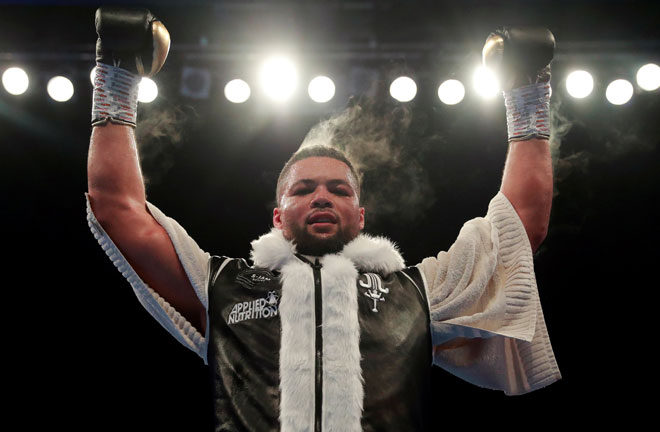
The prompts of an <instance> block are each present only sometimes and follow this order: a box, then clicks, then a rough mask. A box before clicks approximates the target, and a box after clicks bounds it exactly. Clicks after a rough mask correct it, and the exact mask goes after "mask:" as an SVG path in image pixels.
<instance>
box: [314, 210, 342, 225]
mask: <svg viewBox="0 0 660 432" xmlns="http://www.w3.org/2000/svg"><path fill="white" fill-rule="evenodd" d="M336 223H337V216H336V215H335V214H334V213H331V212H315V213H312V214H311V215H309V216H308V217H307V224H308V225H316V226H320V225H334V224H336Z"/></svg>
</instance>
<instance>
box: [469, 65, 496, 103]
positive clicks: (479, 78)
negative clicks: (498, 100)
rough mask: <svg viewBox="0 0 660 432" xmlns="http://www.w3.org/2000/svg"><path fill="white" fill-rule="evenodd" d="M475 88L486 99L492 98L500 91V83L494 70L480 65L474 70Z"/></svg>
mask: <svg viewBox="0 0 660 432" xmlns="http://www.w3.org/2000/svg"><path fill="white" fill-rule="evenodd" d="M474 89H475V90H476V91H477V93H478V94H479V95H481V97H483V98H484V99H492V98H494V97H495V95H497V94H498V93H499V92H500V83H499V82H498V81H497V77H496V76H495V73H494V72H493V71H492V70H490V69H488V68H486V67H485V66H478V67H477V69H476V70H475V71H474Z"/></svg>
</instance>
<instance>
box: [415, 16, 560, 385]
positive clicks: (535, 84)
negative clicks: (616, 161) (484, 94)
mask: <svg viewBox="0 0 660 432" xmlns="http://www.w3.org/2000/svg"><path fill="white" fill-rule="evenodd" d="M553 51H554V36H553V35H552V33H550V31H549V30H547V29H542V28H506V29H503V30H499V31H497V32H495V33H493V34H491V36H490V37H489V38H488V40H487V41H486V45H485V46H484V63H485V64H486V65H487V66H491V67H493V66H494V69H496V72H499V73H498V75H499V79H500V83H501V86H502V89H503V90H504V101H505V104H506V114H507V129H508V142H509V151H508V155H507V160H506V163H505V169H504V175H503V178H502V185H501V188H500V193H498V194H497V195H496V196H495V197H494V198H493V199H492V200H491V202H490V204H489V206H488V212H487V214H486V217H485V218H475V219H472V220H470V221H468V222H467V223H466V224H465V225H464V226H463V228H462V229H461V232H460V233H459V235H458V237H457V239H456V241H455V242H454V244H453V245H452V246H451V248H450V249H449V250H448V251H447V252H440V253H439V254H438V255H437V256H436V257H428V258H426V259H424V260H423V261H422V262H421V263H420V264H419V265H418V267H419V269H420V270H421V273H422V276H423V277H424V283H425V286H426V287H427V289H428V293H429V308H430V315H431V333H432V338H433V358H434V364H435V365H437V366H440V367H442V368H443V369H445V370H447V371H448V372H451V373H452V374H454V375H456V376H458V377H460V378H463V379H464V380H466V381H468V382H471V383H473V384H475V385H478V386H481V387H486V388H491V389H498V390H503V391H504V392H505V393H506V394H523V393H527V392H530V391H533V390H536V389H539V388H541V387H545V386H547V385H549V384H551V383H553V382H555V381H557V380H558V379H560V378H561V374H560V372H559V368H558V366H557V362H556V360H555V356H554V353H553V350H552V346H551V344H550V339H549V336H548V332H547V328H546V325H545V319H544V317H543V311H542V309H541V303H540V298H539V295H538V289H537V286H536V276H535V274H534V263H533V255H532V251H534V250H536V249H537V248H538V246H539V245H540V244H541V242H542V241H543V239H544V238H545V235H546V233H547V230H548V222H549V216H550V208H551V202H552V192H553V180H552V163H551V158H550V149H549V145H548V139H549V137H550V124H549V123H550V119H549V100H550V94H549V93H550V85H549V78H550V70H549V63H550V60H551V59H552V55H553ZM528 240H529V241H528ZM530 246H531V248H530Z"/></svg>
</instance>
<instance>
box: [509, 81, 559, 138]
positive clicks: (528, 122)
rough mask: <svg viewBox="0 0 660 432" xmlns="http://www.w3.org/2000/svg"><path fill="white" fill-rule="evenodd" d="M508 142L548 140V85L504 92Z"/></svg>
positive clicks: (533, 85)
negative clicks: (536, 139) (533, 139)
mask: <svg viewBox="0 0 660 432" xmlns="http://www.w3.org/2000/svg"><path fill="white" fill-rule="evenodd" d="M504 105H505V106H506V125H507V130H508V132H509V141H522V140H528V139H531V138H545V139H548V138H550V83H547V82H544V83H538V84H531V85H528V86H524V87H519V88H515V89H512V90H509V91H505V92H504Z"/></svg>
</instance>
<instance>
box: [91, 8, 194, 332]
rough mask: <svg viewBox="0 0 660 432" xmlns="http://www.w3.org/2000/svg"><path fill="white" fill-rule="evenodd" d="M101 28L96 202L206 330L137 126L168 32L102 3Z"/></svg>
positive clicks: (135, 263)
mask: <svg viewBox="0 0 660 432" xmlns="http://www.w3.org/2000/svg"><path fill="white" fill-rule="evenodd" d="M96 27H97V32H98V33H99V41H98V43H97V75H96V80H95V91H94V107H93V110H92V124H93V125H94V126H93V129H92V136H91V139H90V147H89V156H88V163H87V179H88V196H89V200H90V205H91V207H92V210H93V212H94V216H95V217H96V219H97V220H98V222H99V223H100V224H101V226H102V227H103V229H104V230H105V232H106V233H107V234H108V236H109V237H110V238H111V239H112V241H113V242H114V243H115V245H116V246H117V247H118V248H119V250H120V251H121V253H122V254H123V255H124V256H125V257H126V259H127V260H128V262H129V263H130V265H131V266H132V267H133V269H134V270H135V271H136V273H137V274H138V275H139V276H140V278H141V279H142V280H143V281H144V282H145V283H146V284H148V285H149V286H150V287H151V288H153V289H154V290H155V291H156V292H157V293H158V294H160V295H161V296H162V297H163V298H164V299H165V300H167V301H168V302H169V303H170V305H171V306H173V307H174V308H175V309H176V310H177V311H178V312H179V313H181V315H183V316H184V317H185V318H186V319H187V320H188V321H189V322H190V323H191V324H192V325H193V326H194V327H195V328H196V329H197V330H198V331H199V332H200V333H201V334H202V335H203V334H204V333H205V330H206V312H205V308H204V306H203V305H202V303H201V302H200V300H199V299H198V297H197V295H196V294H195V291H194V289H193V287H192V285H191V283H190V281H189V279H188V277H187V275H186V272H185V270H184V268H183V266H182V264H181V262H180V261H179V258H178V256H177V254H176V251H175V249H174V246H173V244H172V241H171V240H170V237H169V235H168V234H167V232H166V231H165V229H164V228H163V227H162V226H161V225H160V224H159V223H158V222H157V221H156V220H155V219H154V217H153V216H152V215H151V214H150V213H149V210H148V208H147V205H146V197H145V188H144V182H143V179H142V172H141V169H140V164H139V159H138V153H137V147H136V141H135V133H134V127H135V114H136V108H137V84H138V82H139V79H140V75H144V76H147V75H153V74H155V73H156V72H158V70H159V69H160V67H161V66H162V64H163V62H164V61H165V58H166V56H167V51H168V50H169V35H168V34H167V30H165V27H164V26H162V24H160V23H159V22H158V21H156V20H155V19H154V17H153V16H152V15H151V13H150V12H149V11H147V10H146V9H143V10H132V11H127V10H118V9H99V10H98V11H97V15H96ZM149 63H151V64H149ZM115 65H118V66H121V69H120V68H118V67H114V66H115Z"/></svg>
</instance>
